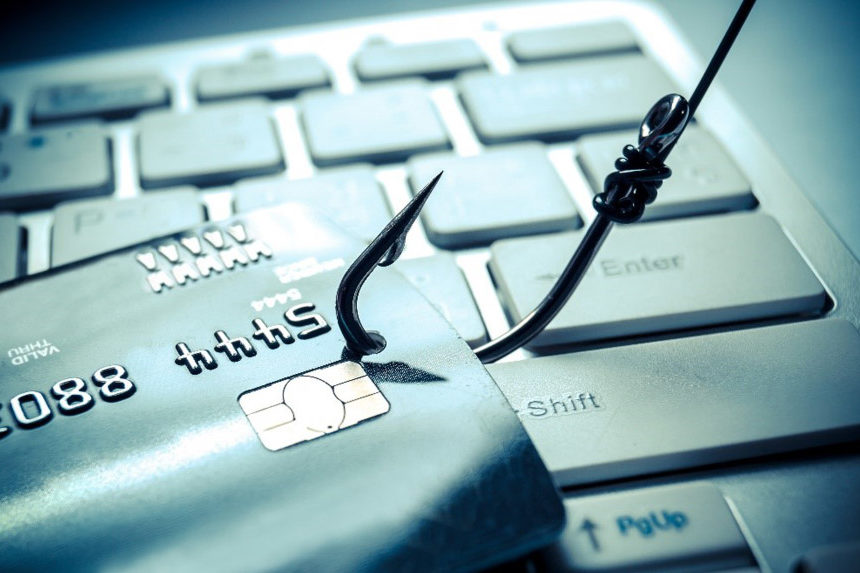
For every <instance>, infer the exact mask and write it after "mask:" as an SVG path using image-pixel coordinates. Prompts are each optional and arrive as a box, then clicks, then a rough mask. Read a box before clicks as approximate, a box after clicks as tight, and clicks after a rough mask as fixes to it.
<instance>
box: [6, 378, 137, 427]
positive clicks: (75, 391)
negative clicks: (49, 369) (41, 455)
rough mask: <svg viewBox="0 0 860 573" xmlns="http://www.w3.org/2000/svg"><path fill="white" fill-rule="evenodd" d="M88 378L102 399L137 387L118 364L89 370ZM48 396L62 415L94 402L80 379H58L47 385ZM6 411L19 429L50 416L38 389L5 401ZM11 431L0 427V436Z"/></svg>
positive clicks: (117, 397)
mask: <svg viewBox="0 0 860 573" xmlns="http://www.w3.org/2000/svg"><path fill="white" fill-rule="evenodd" d="M92 381H93V384H95V385H96V386H97V387H98V392H97V394H98V396H99V397H100V398H101V399H102V400H103V401H105V402H118V401H120V400H125V399H126V398H128V397H129V396H131V395H132V394H134V393H135V391H136V390H137V387H136V386H135V385H134V382H132V380H131V378H130V377H129V374H128V371H127V370H126V369H125V368H124V367H122V366H119V365H118V364H112V365H110V366H105V367H103V368H99V369H98V370H96V371H95V372H94V373H93V375H92ZM50 395H51V397H52V398H53V399H54V402H55V404H56V409H57V411H59V412H60V414H63V415H66V416H74V415H76V414H81V413H83V412H86V411H87V410H89V409H90V408H92V407H93V406H94V405H95V403H96V399H95V398H94V397H93V395H92V394H90V393H89V392H88V391H87V384H86V382H84V380H83V379H82V378H65V379H63V380H60V381H59V382H57V383H56V384H54V385H53V386H51V391H50ZM0 407H2V404H0ZM9 410H10V412H11V413H12V418H13V419H14V420H15V423H16V424H17V426H18V427H19V428H21V429H23V430H30V429H33V428H38V427H39V426H43V425H44V424H47V423H48V422H50V421H51V419H52V418H53V417H54V411H53V410H52V409H51V405H50V403H49V402H48V399H47V398H46V397H45V394H43V393H42V392H39V391H38V390H29V391H27V392H22V393H20V394H18V395H17V396H15V397H14V398H12V399H11V400H9ZM11 433H12V428H10V427H9V426H0V439H2V438H5V437H6V436H8V435H9V434H11Z"/></svg>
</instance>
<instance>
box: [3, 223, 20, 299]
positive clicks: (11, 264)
mask: <svg viewBox="0 0 860 573" xmlns="http://www.w3.org/2000/svg"><path fill="white" fill-rule="evenodd" d="M20 254H21V231H20V230H19V228H18V218H17V217H15V215H13V214H12V213H0V283H4V282H6V281H11V280H12V279H14V278H15V277H16V276H18V262H19V260H20Z"/></svg>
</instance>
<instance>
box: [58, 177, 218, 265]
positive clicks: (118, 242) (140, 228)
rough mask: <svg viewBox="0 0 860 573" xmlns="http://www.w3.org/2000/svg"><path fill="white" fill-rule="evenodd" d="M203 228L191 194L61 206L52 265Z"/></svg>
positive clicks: (162, 193) (200, 211) (200, 212)
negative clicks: (198, 225)
mask: <svg viewBox="0 0 860 573" xmlns="http://www.w3.org/2000/svg"><path fill="white" fill-rule="evenodd" d="M202 222H203V207H202V205H201V203H200V200H199V199H198V197H197V192H196V191H194V190H193V189H181V190H171V191H160V192H158V193H153V194H151V195H145V196H142V197H137V198H134V199H122V200H116V199H88V200H83V201H72V202H69V203H63V204H61V205H57V207H56V208H55V209H54V228H53V236H52V245H51V265H52V266H55V267H56V266H59V265H64V264H66V263H70V262H73V261H78V260H81V259H86V258H88V257H92V256H95V255H99V254H102V253H107V252H109V251H113V250H116V249H121V248H123V247H128V246H131V245H134V244H137V243H142V242H144V241H149V240H151V239H155V238H157V237H161V236H163V235H169V234H172V233H178V232H180V231H183V230H185V229H187V228H189V227H193V226H194V225H197V224H199V223H202Z"/></svg>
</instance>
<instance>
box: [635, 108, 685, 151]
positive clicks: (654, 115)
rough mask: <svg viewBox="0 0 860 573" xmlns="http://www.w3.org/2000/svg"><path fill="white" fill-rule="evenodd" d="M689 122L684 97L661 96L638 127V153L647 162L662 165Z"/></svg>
mask: <svg viewBox="0 0 860 573" xmlns="http://www.w3.org/2000/svg"><path fill="white" fill-rule="evenodd" d="M689 120H690V106H689V104H688V103H687V100H686V99H685V98H684V96H681V95H678V94H669V95H666V96H663V97H662V98H660V99H659V100H657V103H655V104H654V105H653V106H652V107H651V109H650V110H648V113H647V114H646V115H645V119H643V120H642V125H640V126H639V151H640V152H641V153H642V154H643V155H644V156H645V159H646V160H647V161H648V162H653V161H655V160H659V161H660V162H661V163H662V162H663V161H664V160H665V159H666V156H667V155H669V151H670V150H671V149H672V147H673V146H674V145H675V142H676V141H678V138H679V137H680V136H681V133H683V132H684V128H685V127H687V122H688V121H689Z"/></svg>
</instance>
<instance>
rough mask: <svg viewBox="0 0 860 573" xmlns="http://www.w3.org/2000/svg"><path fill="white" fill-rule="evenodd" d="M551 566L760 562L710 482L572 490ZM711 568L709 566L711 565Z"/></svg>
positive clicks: (688, 566) (699, 566)
mask: <svg viewBox="0 0 860 573" xmlns="http://www.w3.org/2000/svg"><path fill="white" fill-rule="evenodd" d="M564 506H565V510H566V512H567V526H566V527H565V530H564V532H563V533H562V535H561V539H560V540H559V542H558V543H557V544H556V545H555V546H554V547H553V548H552V549H550V551H549V553H550V554H551V555H552V558H551V560H552V565H551V566H550V567H549V569H550V570H552V571H626V570H634V569H635V570H637V571H640V570H648V571H663V570H667V571H668V570H673V571H675V570H696V571H703V570H707V571H713V570H715V569H717V568H722V567H743V566H749V565H754V564H755V561H754V559H753V556H752V553H751V552H750V550H749V548H748V547H747V543H746V540H745V539H744V536H743V534H741V531H740V529H739V528H738V524H737V523H736V522H735V518H734V517H733V516H732V512H731V510H729V507H728V505H727V504H726V500H725V499H724V498H723V495H722V494H721V493H720V491H719V490H718V489H717V488H716V486H714V485H712V484H710V483H707V482H693V483H685V484H676V485H668V486H662V487H651V488H647V489H638V490H632V491H624V492H618V493H608V494H602V495H591V496H586V497H577V498H567V499H565V500H564ZM705 568H707V569H705Z"/></svg>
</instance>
